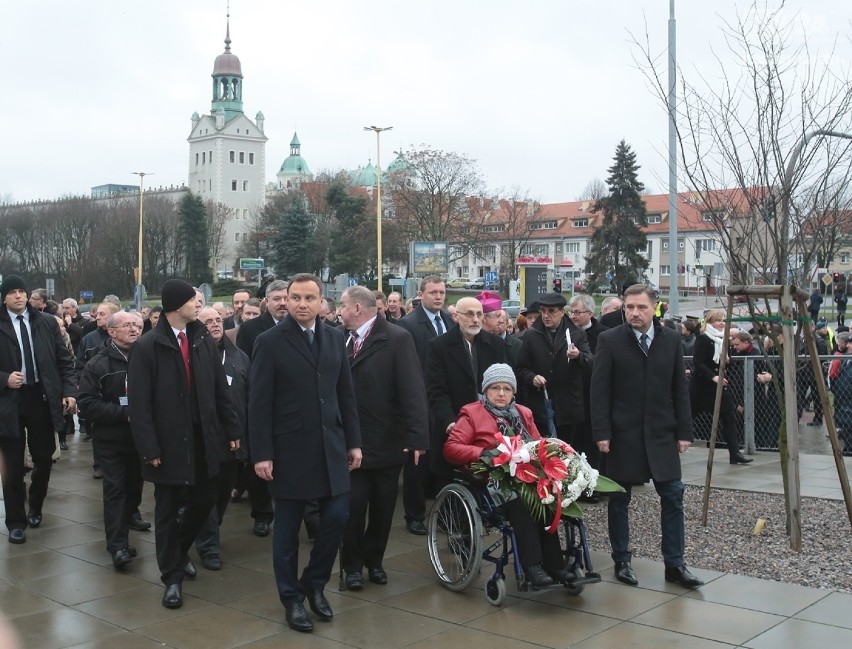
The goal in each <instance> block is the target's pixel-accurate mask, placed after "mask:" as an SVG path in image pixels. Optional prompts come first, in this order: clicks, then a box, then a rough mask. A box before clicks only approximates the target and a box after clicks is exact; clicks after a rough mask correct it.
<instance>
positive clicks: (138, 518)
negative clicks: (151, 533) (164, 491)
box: [127, 512, 151, 532]
mask: <svg viewBox="0 0 852 649" xmlns="http://www.w3.org/2000/svg"><path fill="white" fill-rule="evenodd" d="M127 529H129V530H133V531H134V532H147V531H148V530H150V529H151V523H149V522H148V521H146V520H145V519H144V518H142V514H140V513H139V512H136V513H135V514H133V515H132V516H131V517H130V520H129V521H128V523H127Z"/></svg>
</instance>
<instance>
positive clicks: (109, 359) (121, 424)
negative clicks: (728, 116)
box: [77, 311, 151, 570]
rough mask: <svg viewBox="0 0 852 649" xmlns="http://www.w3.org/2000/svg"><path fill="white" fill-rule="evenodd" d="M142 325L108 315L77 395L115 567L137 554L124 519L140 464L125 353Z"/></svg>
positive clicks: (138, 498)
mask: <svg viewBox="0 0 852 649" xmlns="http://www.w3.org/2000/svg"><path fill="white" fill-rule="evenodd" d="M142 326H143V323H142V317H141V315H139V314H138V313H128V312H126V311H118V312H117V313H114V314H112V315H111V316H110V317H109V319H108V320H107V323H106V330H107V333H108V334H109V340H107V341H106V343H104V345H102V346H101V347H99V348H98V350H99V351H98V352H97V353H96V354H95V356H94V357H93V358H92V359H91V360H90V361H89V362H88V363H87V364H86V367H85V368H84V369H83V374H82V375H81V376H80V394H79V396H78V397H77V403H78V405H79V407H80V413H81V415H82V416H84V417H85V418H86V420H87V421H88V422H89V430H90V431H91V434H92V444H93V445H94V449H95V453H96V454H97V456H98V461H99V463H100V469H101V472H102V474H103V501H104V503H103V504H104V531H105V533H106V549H107V552H109V553H110V556H111V557H112V565H113V566H115V568H116V569H119V570H120V569H122V568H124V567H125V566H127V564H129V563H130V562H131V561H132V560H133V557H135V556H136V549H135V548H134V547H133V546H131V545H130V543H129V537H128V529H130V528H129V527H128V524H129V523H130V522H131V519H132V518H133V516H134V515H135V514H137V512H138V507H139V504H140V503H141V502H142V464H141V462H140V460H139V454H138V453H137V452H136V446H135V444H134V443H133V435H132V433H131V432H130V409H129V406H128V400H127V365H128V357H129V355H130V348H131V347H132V346H133V344H134V343H135V342H136V341H137V340H138V339H139V336H141V335H142ZM150 526H151V525H150V523H149V524H148V527H150Z"/></svg>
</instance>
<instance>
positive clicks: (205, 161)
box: [201, 151, 207, 164]
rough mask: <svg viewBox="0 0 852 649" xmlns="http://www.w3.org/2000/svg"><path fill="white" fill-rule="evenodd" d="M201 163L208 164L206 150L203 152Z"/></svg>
mask: <svg viewBox="0 0 852 649" xmlns="http://www.w3.org/2000/svg"><path fill="white" fill-rule="evenodd" d="M201 164H207V152H206V151H202V152H201Z"/></svg>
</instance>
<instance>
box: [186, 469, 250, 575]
mask: <svg viewBox="0 0 852 649" xmlns="http://www.w3.org/2000/svg"><path fill="white" fill-rule="evenodd" d="M239 471H240V463H239V462H237V460H231V461H229V462H223V463H222V465H221V466H220V467H219V475H218V476H216V478H215V479H214V483H215V485H216V487H215V488H216V504H215V505H214V506H213V507H212V508H211V509H210V514H209V515H208V516H207V520H206V521H205V522H204V525H202V526H201V531H199V532H198V536H196V537H195V549H196V550H198V554H199V556H201V557H202V558H203V557H206V556H210V555H214V554H215V555H217V556H218V555H219V554H221V553H222V548H221V544H220V542H219V526H220V525H221V524H222V521H224V520H225V510H226V509H228V503H229V502H231V485H233V484H234V480H235V479H236V476H237V473H238V472H239Z"/></svg>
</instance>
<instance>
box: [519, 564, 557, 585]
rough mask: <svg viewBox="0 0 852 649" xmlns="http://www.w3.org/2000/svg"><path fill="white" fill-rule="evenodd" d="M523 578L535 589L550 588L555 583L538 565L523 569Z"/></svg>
mask: <svg viewBox="0 0 852 649" xmlns="http://www.w3.org/2000/svg"><path fill="white" fill-rule="evenodd" d="M524 576H525V577H526V579H527V583H528V584H529V585H530V586H535V587H536V588H540V587H542V586H552V585H553V584H555V583H556V582H555V581H553V578H552V577H551V576H550V575H548V574H547V573H546V572H545V571H544V568H542V567H541V564H540V563H537V564H535V565H533V566H530V567H529V568H525V569H524Z"/></svg>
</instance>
